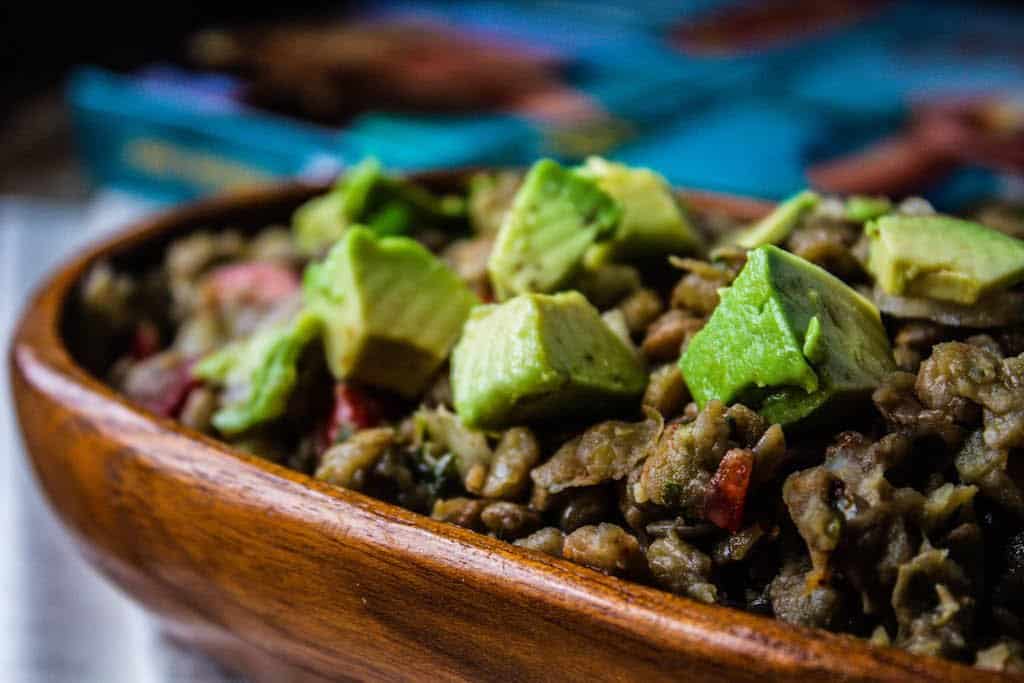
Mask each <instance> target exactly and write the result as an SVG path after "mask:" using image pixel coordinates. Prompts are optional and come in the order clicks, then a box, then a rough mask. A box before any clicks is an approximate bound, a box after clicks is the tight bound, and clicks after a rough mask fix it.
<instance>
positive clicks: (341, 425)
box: [320, 382, 383, 451]
mask: <svg viewBox="0 0 1024 683" xmlns="http://www.w3.org/2000/svg"><path fill="white" fill-rule="evenodd" d="M382 413H383V408H382V406H381V405H380V403H379V402H378V401H377V399H375V398H374V397H373V396H371V395H370V394H369V393H367V391H366V390H365V389H362V388H360V387H357V386H355V385H352V384H348V383H347V382H339V383H338V384H336V385H334V407H333V408H332V409H331V414H330V416H328V418H327V422H326V423H325V424H324V428H323V430H322V432H321V437H320V450H321V451H325V450H327V449H328V448H330V447H331V446H332V445H333V444H334V443H335V442H337V441H338V439H339V437H341V436H342V435H343V434H344V433H345V432H353V431H356V430H359V429H368V428H370V427H376V426H377V425H379V424H380V423H381V415H382Z"/></svg>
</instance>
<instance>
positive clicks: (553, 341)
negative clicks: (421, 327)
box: [451, 292, 647, 429]
mask: <svg viewBox="0 0 1024 683" xmlns="http://www.w3.org/2000/svg"><path fill="white" fill-rule="evenodd" d="M451 379H452V392H453V396H454V399H455V409H456V412H458V415H459V417H460V418H462V421H463V423H464V424H466V425H467V426H469V427H475V428H484V429H498V428H501V427H506V426H509V425H515V424H523V423H528V422H533V421H542V420H548V419H552V418H571V417H597V416H601V415H609V414H614V413H615V411H616V410H621V409H622V408H623V407H624V406H628V405H629V404H630V402H635V401H637V400H639V398H640V396H641V394H642V393H643V391H644V388H645V386H646V384H647V375H646V373H645V372H644V369H643V367H642V366H641V364H640V360H639V359H638V358H637V357H636V356H634V354H633V353H632V352H631V351H630V349H628V348H627V347H626V345H625V344H623V343H622V341H621V340H620V339H619V338H618V337H616V336H615V333H614V332H612V331H611V330H610V329H609V328H608V326H607V325H606V324H605V323H604V321H603V320H602V319H601V316H600V314H598V312H597V309H595V308H594V307H593V306H591V305H590V303H589V302H588V301H587V300H586V299H585V298H584V297H583V295H581V294H580V293H579V292H564V293H561V294H521V295H519V296H517V297H515V298H513V299H510V300H509V301H506V302H505V303H502V304H490V305H485V306H478V307H477V308H475V309H474V310H473V312H472V314H471V315H470V317H469V320H468V321H467V323H466V327H465V330H464V331H463V335H462V339H461V340H460V341H459V343H458V345H456V347H455V351H454V353H453V354H452V375H451Z"/></svg>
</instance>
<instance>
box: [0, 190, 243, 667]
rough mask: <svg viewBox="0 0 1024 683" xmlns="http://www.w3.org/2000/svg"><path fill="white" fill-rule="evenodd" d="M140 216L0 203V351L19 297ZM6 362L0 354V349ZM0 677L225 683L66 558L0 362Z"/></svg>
mask: <svg viewBox="0 0 1024 683" xmlns="http://www.w3.org/2000/svg"><path fill="white" fill-rule="evenodd" d="M143 210H144V207H142V206H141V205H139V204H138V203H136V202H132V201H130V200H128V199H127V198H126V197H121V196H118V195H112V194H104V195H101V196H99V197H97V198H94V199H92V200H90V201H87V202H82V203H80V202H73V201H72V202H53V201H43V200H27V199H19V198H16V197H11V196H3V195H0V334H2V338H3V347H4V349H5V350H6V348H7V345H8V340H9V337H10V332H11V327H12V326H13V323H14V321H15V320H16V316H17V313H18V311H19V310H20V308H21V306H23V305H24V301H25V298H26V297H27V295H28V293H29V292H30V291H31V289H32V288H33V287H34V286H35V285H36V283H37V282H38V281H39V280H40V278H41V277H42V276H43V274H44V273H45V272H47V271H48V270H49V269H50V268H52V267H53V266H55V265H56V264H57V263H58V262H59V261H60V260H61V259H62V258H63V257H64V256H65V255H66V254H68V253H70V252H71V251H72V250H73V249H75V248H76V247H77V246H79V245H80V244H82V243H83V242H85V241H88V240H91V239H95V238H96V237H98V236H99V235H101V234H103V233H105V232H108V231H109V230H112V229H115V228H116V227H118V226H119V225H121V224H123V223H124V221H125V220H127V219H128V218H130V217H133V216H136V215H138V214H139V213H140V212H141V211H143ZM5 352H6V351H5ZM0 368H2V369H0V380H2V382H0V383H2V389H0V401H2V405H0V500H2V503H0V506H2V507H0V541H2V547H0V633H2V634H3V637H2V638H0V671H3V672H4V674H3V676H2V678H3V680H8V681H17V682H18V683H43V682H46V683H63V682H64V681H68V682H71V681H75V682H81V683H93V682H95V683H121V682H125V683H164V682H181V683H184V682H190V683H191V682H199V683H223V682H226V681H237V680H239V679H238V678H237V677H234V676H231V675H229V674H228V673H226V672H224V671H222V670H220V669H219V668H218V667H217V665H216V664H214V663H213V662H211V661H210V660H208V659H206V658H205V657H203V656H201V655H198V654H196V653H193V652H190V651H187V650H185V649H183V648H181V647H179V646H177V645H175V644H174V643H173V642H171V641H169V640H167V639H166V638H164V637H162V636H161V635H160V633H159V631H158V629H157V628H156V626H155V624H154V622H153V621H151V620H150V618H149V617H148V616H147V615H146V614H145V613H143V612H142V611H141V610H140V609H139V608H138V607H136V606H135V605H134V604H133V603H131V602H130V601H129V600H128V599H127V598H125V597H124V596H123V595H122V594H121V593H119V592H118V591H117V590H116V589H114V588H113V587H112V586H111V585H110V584H108V583H107V582H106V581H105V580H103V579H101V578H100V577H99V576H98V575H97V574H95V573H94V572H93V571H92V569H91V568H89V567H88V566H87V565H86V564H85V562H84V561H83V560H82V559H81V558H80V557H79V556H78V554H77V552H76V551H75V548H74V547H73V545H72V543H73V542H72V540H71V538H70V537H69V536H68V534H67V533H66V532H65V531H64V529H63V528H62V527H61V526H60V524H59V523H58V522H57V521H56V519H55V518H54V516H53V515H52V513H51V512H50V510H49V508H48V507H47V505H46V503H45V502H44V501H43V499H42V498H41V496H40V493H39V491H38V490H37V488H36V486H35V482H34V481H33V475H32V473H31V472H30V470H29V468H28V464H27V461H26V460H25V457H24V454H23V453H22V444H21V440H20V438H19V436H18V434H17V428H16V425H15V422H14V417H13V414H12V407H11V400H10V394H9V392H8V381H7V364H6V363H3V364H0Z"/></svg>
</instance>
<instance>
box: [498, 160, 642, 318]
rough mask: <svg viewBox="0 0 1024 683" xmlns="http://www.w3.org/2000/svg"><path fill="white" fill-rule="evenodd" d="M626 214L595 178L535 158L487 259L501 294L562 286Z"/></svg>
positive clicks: (507, 295) (506, 297) (513, 293)
mask: <svg viewBox="0 0 1024 683" xmlns="http://www.w3.org/2000/svg"><path fill="white" fill-rule="evenodd" d="M621 215H622V210H621V208H620V207H619V205H618V203H617V202H616V201H615V200H614V199H612V198H611V197H609V196H608V195H607V194H606V193H605V192H604V191H603V190H601V189H600V188H599V187H598V186H597V183H596V182H595V181H593V180H591V179H589V178H584V177H583V176H581V175H579V174H577V173H575V172H573V171H571V170H569V169H566V168H563V167H561V166H559V165H558V164H557V163H556V162H554V161H551V160H550V159H542V160H540V161H538V162H537V163H535V164H534V165H533V167H532V168H531V169H530V172H529V173H528V174H527V175H526V178H525V179H524V181H523V186H522V187H521V188H520V190H519V192H518V193H517V194H516V198H515V201H514V202H513V204H512V209H511V210H510V211H509V212H508V214H506V216H505V219H504V221H503V222H502V224H501V229H500V230H499V231H498V236H497V238H496V240H495V244H494V249H493V251H492V252H491V256H490V259H489V260H488V262H487V271H488V273H489V274H490V277H491V283H492V285H493V286H494V292H495V294H496V295H497V297H498V299H499V300H505V299H508V298H510V297H513V296H515V295H516V294H521V293H523V292H554V291H557V290H558V289H560V288H562V287H563V286H564V285H565V284H566V283H567V282H568V281H569V280H570V279H571V278H572V276H573V275H574V274H575V273H576V271H577V270H578V269H579V267H580V264H581V263H582V261H583V255H584V253H585V252H586V251H587V249H588V248H589V247H590V245H592V244H593V243H594V242H595V241H596V240H598V239H602V238H604V237H606V236H608V235H610V234H611V233H612V231H614V229H615V226H617V225H618V223H619V219H620V217H621Z"/></svg>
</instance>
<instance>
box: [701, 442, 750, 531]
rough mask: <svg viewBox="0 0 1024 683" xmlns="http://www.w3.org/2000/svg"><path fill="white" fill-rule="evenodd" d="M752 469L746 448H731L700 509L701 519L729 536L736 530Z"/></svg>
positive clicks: (738, 526)
mask: <svg viewBox="0 0 1024 683" xmlns="http://www.w3.org/2000/svg"><path fill="white" fill-rule="evenodd" d="M753 469H754V454H753V453H752V452H751V451H750V450H749V449H746V448H733V449H732V450H730V451H729V452H728V453H726V454H725V457H724V458H722V462H720V463H719V464H718V471H717V472H715V476H714V477H712V478H711V495H710V496H708V499H707V502H706V503H705V506H704V516H705V517H707V518H708V519H709V520H710V521H711V522H713V523H714V524H715V525H716V526H718V527H721V528H722V529H728V530H729V531H731V532H733V533H735V532H737V531H739V530H740V527H741V526H742V524H743V507H744V505H745V503H746V500H747V488H748V487H749V486H750V473H751V472H752V471H753Z"/></svg>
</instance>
